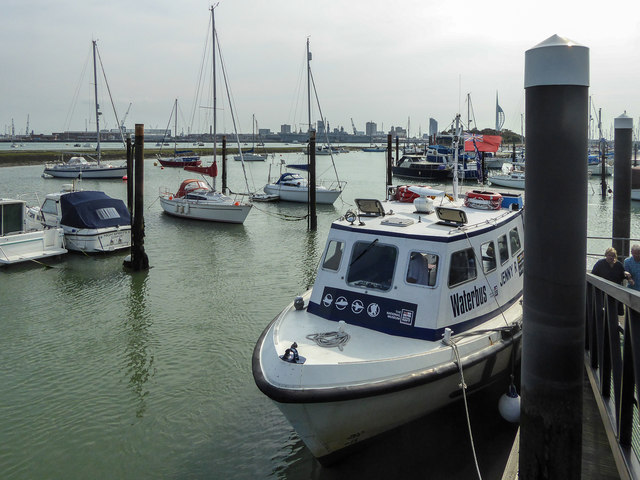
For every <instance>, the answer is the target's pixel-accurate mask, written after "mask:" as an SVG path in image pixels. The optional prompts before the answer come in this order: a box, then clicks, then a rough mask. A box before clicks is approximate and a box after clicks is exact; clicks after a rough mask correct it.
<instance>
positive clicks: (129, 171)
mask: <svg viewBox="0 0 640 480" xmlns="http://www.w3.org/2000/svg"><path fill="white" fill-rule="evenodd" d="M127 208H129V215H133V148H132V145H131V135H127Z"/></svg>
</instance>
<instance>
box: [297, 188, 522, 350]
mask: <svg viewBox="0 0 640 480" xmlns="http://www.w3.org/2000/svg"><path fill="white" fill-rule="evenodd" d="M489 194H491V192H478V193H477V194H475V197H473V198H472V200H473V201H471V200H469V198H468V197H467V201H466V202H465V203H464V204H462V203H452V202H450V201H449V199H448V198H447V197H446V196H443V197H441V199H439V198H438V197H433V198H434V199H433V200H432V199H429V198H427V199H426V200H427V201H426V204H427V207H426V208H425V207H424V206H423V205H424V201H423V203H415V204H413V203H408V202H406V201H404V202H400V201H396V200H387V201H384V202H380V201H379V200H372V199H366V200H365V199H359V200H356V203H357V205H358V211H357V212H354V211H350V212H347V214H346V215H345V217H343V218H342V219H340V220H337V221H335V222H334V223H333V224H332V226H331V229H330V232H329V236H328V240H327V244H326V247H325V251H324V254H323V256H322V259H321V262H320V266H319V269H318V275H317V277H316V281H315V284H314V286H313V289H312V293H311V297H310V301H309V306H308V311H309V312H310V313H313V314H315V315H318V316H320V317H323V318H325V319H329V320H334V321H340V320H344V321H345V322H346V323H347V324H355V325H359V326H362V327H366V328H370V329H373V330H377V331H381V332H385V333H388V334H392V335H400V336H405V337H411V338H419V339H425V340H435V339H439V338H441V336H442V334H443V333H444V329H445V328H446V327H448V328H451V329H452V330H453V331H454V333H456V334H458V333H462V332H463V331H465V330H467V329H469V328H472V327H474V326H476V325H478V324H479V323H481V322H482V321H483V320H484V319H486V318H487V317H488V316H491V315H496V314H499V313H500V311H502V310H503V309H506V308H507V307H509V306H510V305H512V304H513V303H514V302H516V301H519V299H520V297H521V295H522V275H523V263H524V252H523V243H522V242H523V238H524V231H523V223H522V210H521V208H520V205H519V204H515V205H514V204H513V203H512V202H511V201H510V202H509V203H507V208H502V206H501V204H500V203H498V204H497V205H496V198H493V197H492V198H486V199H485V198H484V197H487V196H488V195H489ZM492 195H493V194H492ZM498 196H499V195H498ZM423 199H424V197H423ZM415 202H417V200H416V201H415ZM496 207H497V208H496Z"/></svg>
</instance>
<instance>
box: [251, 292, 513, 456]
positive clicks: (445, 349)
mask: <svg viewBox="0 0 640 480" xmlns="http://www.w3.org/2000/svg"><path fill="white" fill-rule="evenodd" d="M292 314H293V315H295V316H296V317H295V318H290V319H289V320H288V321H289V322H294V323H296V326H295V327H291V324H289V326H286V325H285V324H286V322H287V320H286V319H285V318H286V317H287V316H289V315H292ZM298 316H299V318H298ZM507 319H508V321H509V324H510V325H512V326H513V329H512V330H511V333H510V334H508V335H504V336H502V335H500V333H498V332H497V331H494V332H493V333H492V334H488V333H484V334H482V333H479V334H477V335H475V336H470V337H468V340H465V339H455V337H453V338H454V339H455V341H456V342H457V344H458V350H459V355H460V359H461V362H462V366H463V372H464V381H465V384H466V385H467V390H466V392H467V395H469V394H471V393H473V392H475V391H478V390H480V389H482V388H484V387H487V386H489V385H491V384H492V383H493V382H495V381H497V380H504V381H505V391H506V388H507V386H508V383H507V380H506V379H507V378H508V375H509V374H510V373H511V372H512V367H513V362H514V360H517V359H519V358H520V350H519V349H520V339H521V335H522V330H521V329H520V325H521V319H522V308H521V305H520V304H519V302H517V303H514V304H513V305H512V306H511V307H510V308H509V309H508V310H506V311H505V317H504V320H503V318H502V317H501V316H500V315H497V316H496V317H494V319H492V320H489V321H487V322H486V323H484V324H482V325H479V326H478V327H477V328H478V329H479V330H483V329H485V328H486V329H488V330H490V329H492V328H493V329H496V328H499V327H500V326H503V327H504V325H505V323H504V322H505V321H507ZM512 322H513V323H512ZM292 328H293V329H294V330H291V329H292ZM454 328H455V327H454ZM336 329H337V325H336V323H335V322H329V321H327V322H324V321H322V320H318V319H312V318H310V316H309V314H305V313H304V311H301V312H295V313H293V310H292V307H289V309H288V310H285V311H284V312H283V313H281V314H280V315H279V316H278V317H276V319H275V320H274V321H273V322H272V323H271V324H270V325H269V327H268V328H267V329H266V330H265V332H264V333H263V335H262V337H261V338H260V340H259V341H258V343H257V345H256V348H255V350H254V355H253V373H254V378H255V379H256V384H257V385H258V387H259V388H260V389H261V390H262V391H263V393H265V394H266V395H267V396H269V397H270V398H271V399H272V400H273V401H274V402H275V404H276V405H277V407H278V408H279V409H280V410H281V411H282V413H283V414H284V415H285V417H286V418H287V420H288V421H289V422H290V423H291V425H292V426H293V427H294V429H295V430H296V432H297V433H298V435H299V436H300V437H301V439H302V440H303V441H304V443H305V445H306V446H307V447H308V448H309V450H310V451H311V453H312V454H313V455H314V456H315V457H316V458H318V459H320V460H321V461H325V460H326V461H327V462H330V461H331V458H332V457H333V456H334V455H338V456H339V455H340V454H339V453H337V452H340V451H341V450H343V449H345V448H347V447H350V446H352V445H355V444H357V443H360V442H362V441H364V440H367V439H370V438H372V437H375V436H377V435H379V434H381V433H383V432H386V431H389V430H391V429H393V428H396V427H399V426H401V425H403V424H406V423H408V422H411V421H413V420H415V419H418V418H420V417H422V416H424V415H427V414H429V413H432V412H434V411H436V410H438V409H439V408H442V407H443V406H445V405H447V404H449V403H452V402H454V401H456V400H459V399H461V398H462V391H461V389H460V384H461V377H460V371H459V368H458V365H457V363H456V362H455V354H454V352H453V349H452V347H450V346H446V345H444V344H442V342H441V341H416V340H414V339H406V338H400V337H396V336H389V335H386V334H382V333H373V332H370V331H367V329H364V328H359V327H355V326H352V325H348V324H347V326H346V329H347V330H346V331H347V332H348V333H349V334H351V339H350V340H349V343H348V344H347V345H345V347H344V351H345V356H344V357H342V360H341V361H337V362H336V364H335V365H333V364H331V363H330V360H329V359H330V358H332V356H334V357H335V355H336V354H337V353H336V352H335V351H334V352H327V353H324V352H318V351H317V349H316V348H315V347H314V346H313V345H310V342H309V341H306V340H304V336H301V334H302V332H324V331H332V330H336ZM490 335H491V337H490ZM282 337H287V339H288V340H289V341H294V340H296V341H297V342H298V343H299V345H298V350H299V352H300V356H301V357H303V356H305V355H308V358H309V359H307V358H305V363H298V364H295V363H288V362H285V361H283V360H282V359H281V358H280V357H279V355H278V352H280V353H282V345H278V346H276V344H278V343H279V342H278V339H279V338H280V339H282ZM301 340H302V341H301ZM303 342H304V343H303ZM280 343H282V342H280ZM366 345H369V346H370V349H369V350H368V351H367V350H366V349H364V350H363V346H366ZM376 345H378V347H377V348H376ZM385 349H386V350H392V351H396V353H395V355H394V356H391V357H387V358H379V356H378V357H376V352H379V351H381V350H385ZM514 349H515V352H514V351H513V350H514ZM320 350H322V349H320ZM324 350H336V349H324ZM374 351H375V352H374ZM347 352H348V353H347ZM514 353H515V355H514ZM363 355H365V356H366V355H369V356H370V357H369V358H362V356H363Z"/></svg>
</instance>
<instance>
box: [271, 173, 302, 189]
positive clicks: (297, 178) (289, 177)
mask: <svg viewBox="0 0 640 480" xmlns="http://www.w3.org/2000/svg"><path fill="white" fill-rule="evenodd" d="M306 184H307V180H306V179H305V178H304V177H303V176H302V175H300V174H299V173H293V172H285V173H283V174H282V175H280V178H279V179H278V181H277V182H276V185H285V186H288V187H301V186H305V185H306Z"/></svg>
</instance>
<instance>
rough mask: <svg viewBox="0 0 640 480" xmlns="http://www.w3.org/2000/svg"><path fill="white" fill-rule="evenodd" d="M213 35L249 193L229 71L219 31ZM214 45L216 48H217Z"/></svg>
mask: <svg viewBox="0 0 640 480" xmlns="http://www.w3.org/2000/svg"><path fill="white" fill-rule="evenodd" d="M213 34H214V35H215V39H216V42H215V45H217V46H218V53H219V55H220V67H221V68H222V78H223V79H224V86H225V89H226V92H227V101H228V102H229V110H230V113H231V120H232V122H233V131H234V133H235V135H236V143H237V144H238V154H239V155H240V163H242V172H243V173H244V182H245V184H246V186H247V191H249V190H250V188H249V181H248V180H247V170H246V167H245V165H244V159H243V158H242V147H241V146H240V137H239V136H238V127H237V125H236V116H235V113H234V106H235V105H234V102H233V99H232V97H231V92H230V90H229V81H228V78H227V69H226V68H225V62H224V59H223V57H222V49H221V48H220V39H219V38H218V32H217V30H216V31H214V32H213ZM215 45H214V48H215Z"/></svg>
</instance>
